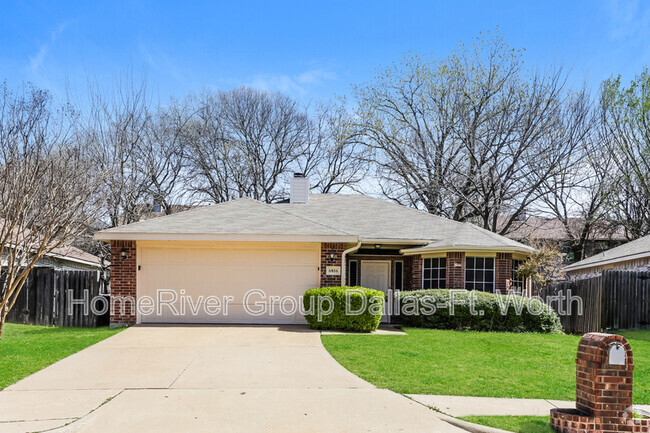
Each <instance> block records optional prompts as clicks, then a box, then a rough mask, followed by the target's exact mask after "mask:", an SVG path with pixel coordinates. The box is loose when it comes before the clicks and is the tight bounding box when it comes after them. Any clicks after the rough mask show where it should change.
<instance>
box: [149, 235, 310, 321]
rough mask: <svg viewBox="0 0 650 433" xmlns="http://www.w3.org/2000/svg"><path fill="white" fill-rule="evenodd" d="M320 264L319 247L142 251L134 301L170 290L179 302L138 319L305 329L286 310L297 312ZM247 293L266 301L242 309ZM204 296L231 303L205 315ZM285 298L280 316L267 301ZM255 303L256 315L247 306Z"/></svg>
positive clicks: (276, 307) (249, 246)
mask: <svg viewBox="0 0 650 433" xmlns="http://www.w3.org/2000/svg"><path fill="white" fill-rule="evenodd" d="M244 244H246V245H244ZM319 260H320V246H319V244H306V245H305V244H271V243H262V244H254V243H242V244H241V245H239V244H235V245H233V244H230V245H229V246H228V247H227V248H226V247H224V246H222V245H220V244H217V243H215V246H214V247H211V248H183V247H175V246H163V247H160V248H156V247H147V248H142V249H141V251H140V255H139V263H140V264H142V271H141V272H140V273H139V281H138V296H140V297H142V296H149V297H151V298H152V299H153V300H154V302H156V301H157V299H158V297H157V290H161V289H162V290H174V291H175V292H176V294H177V297H178V298H179V299H178V300H177V301H176V302H175V303H174V304H173V305H174V307H175V310H172V309H170V308H167V307H166V306H163V307H162V309H161V314H158V311H154V312H153V314H149V315H141V316H140V320H141V321H142V322H150V323H154V322H157V323H160V322H167V323H305V320H304V318H303V316H302V315H301V314H300V313H299V312H295V313H292V312H291V310H292V309H295V308H297V306H298V303H299V302H300V301H299V297H300V296H301V295H302V294H303V293H304V292H305V290H308V289H310V288H313V287H316V286H317V285H318V283H319V272H318V266H319ZM252 289H257V290H262V291H263V292H264V295H265V296H264V297H262V296H259V295H255V296H252V297H250V298H249V300H248V301H249V304H248V305H247V306H246V305H244V302H245V298H244V297H245V295H246V293H247V292H248V291H250V290H252ZM181 290H182V291H183V294H184V295H185V296H186V297H189V298H190V299H191V303H192V304H193V305H194V306H195V308H194V309H195V310H198V311H195V312H192V309H191V308H190V307H191V306H192V305H191V304H190V303H189V302H183V300H181V299H180V296H181ZM208 296H213V297H217V298H219V299H220V301H221V302H222V303H223V302H226V300H225V297H227V296H233V297H234V300H232V301H230V303H229V305H228V309H227V314H225V311H224V310H223V309H222V310H221V311H220V312H219V314H215V311H214V308H212V310H211V312H210V313H208V312H207V311H206V308H205V304H204V302H203V301H204V300H205V298H206V297H208ZM287 296H289V297H291V298H293V299H295V301H292V302H290V303H289V304H287V303H286V299H285V308H284V311H283V309H281V308H280V306H279V305H278V304H277V303H275V304H271V303H269V297H287ZM166 299H169V297H168V296H166ZM254 302H255V303H258V304H260V305H266V307H265V308H263V309H262V311H259V310H260V308H259V305H258V306H255V305H251V304H252V303H254ZM182 306H184V307H185V314H183V310H182V308H181V307H182ZM211 306H212V307H214V304H211ZM255 312H257V313H259V314H254V313H255ZM176 313H177V314H176ZM289 313H291V314H289Z"/></svg>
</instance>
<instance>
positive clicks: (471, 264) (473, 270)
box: [465, 257, 494, 292]
mask: <svg viewBox="0 0 650 433" xmlns="http://www.w3.org/2000/svg"><path fill="white" fill-rule="evenodd" d="M465 289H467V290H480V291H482V292H494V259H493V258H492V257H467V258H466V259H465Z"/></svg>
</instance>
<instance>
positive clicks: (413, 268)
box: [404, 255, 422, 290]
mask: <svg viewBox="0 0 650 433" xmlns="http://www.w3.org/2000/svg"><path fill="white" fill-rule="evenodd" d="M405 268H406V267H405ZM408 268H409V271H410V276H411V278H410V280H411V290H420V289H421V288H422V256H421V255H416V256H411V258H410V260H409V265H408ZM404 288H405V289H407V286H406V282H405V283H404Z"/></svg>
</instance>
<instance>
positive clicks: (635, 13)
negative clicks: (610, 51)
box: [603, 0, 650, 41]
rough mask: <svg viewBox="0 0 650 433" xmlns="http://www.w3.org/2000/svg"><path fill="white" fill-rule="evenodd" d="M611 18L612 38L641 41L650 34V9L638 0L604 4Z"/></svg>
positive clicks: (610, 1)
mask: <svg viewBox="0 0 650 433" xmlns="http://www.w3.org/2000/svg"><path fill="white" fill-rule="evenodd" d="M603 6H604V12H605V13H606V14H607V17H608V18H609V25H610V34H611V37H612V38H614V39H617V40H628V41H629V40H636V41H640V40H641V38H642V37H643V36H644V35H647V33H648V26H649V25H650V9H649V8H647V7H646V6H647V4H646V3H639V1H638V0H609V1H608V2H605V3H603Z"/></svg>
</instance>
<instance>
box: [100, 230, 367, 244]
mask: <svg viewBox="0 0 650 433" xmlns="http://www.w3.org/2000/svg"><path fill="white" fill-rule="evenodd" d="M95 239H97V240H100V241H213V242H218V241H221V242H357V241H358V237H357V236H352V235H291V234H287V235H284V234H237V233H127V232H121V233H119V232H98V233H95Z"/></svg>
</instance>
